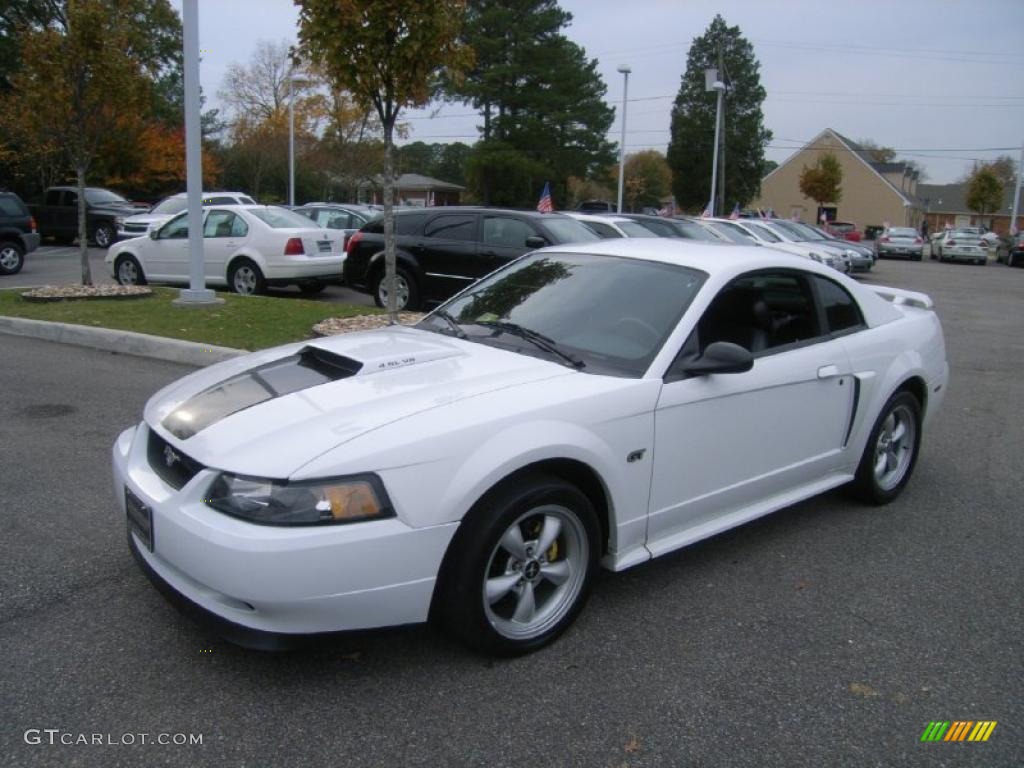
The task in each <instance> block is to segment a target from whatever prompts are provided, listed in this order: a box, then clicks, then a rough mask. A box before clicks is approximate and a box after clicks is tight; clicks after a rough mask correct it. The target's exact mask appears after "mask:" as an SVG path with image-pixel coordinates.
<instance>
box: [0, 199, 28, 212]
mask: <svg viewBox="0 0 1024 768" xmlns="http://www.w3.org/2000/svg"><path fill="white" fill-rule="evenodd" d="M0 216H15V217H22V216H28V211H27V210H26V209H25V206H24V204H23V203H22V202H21V200H19V199H18V198H16V197H15V196H14V195H0Z"/></svg>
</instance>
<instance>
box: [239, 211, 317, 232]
mask: <svg viewBox="0 0 1024 768" xmlns="http://www.w3.org/2000/svg"><path fill="white" fill-rule="evenodd" d="M249 213H251V214H252V215H253V216H255V217H256V218H257V219H259V220H260V221H262V222H263V223H264V224H266V225H267V226H269V227H273V228H274V229H309V228H310V226H309V225H310V224H311V223H312V222H310V220H309V219H307V218H306V217H305V216H302V215H300V214H298V213H293V212H292V211H289V210H288V209H287V208H252V209H250V210H249Z"/></svg>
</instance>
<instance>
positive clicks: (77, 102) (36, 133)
mask: <svg viewBox="0 0 1024 768" xmlns="http://www.w3.org/2000/svg"><path fill="white" fill-rule="evenodd" d="M138 8H139V4H138V2H137V1H136V0H69V1H68V2H67V3H66V5H64V6H63V9H62V15H61V17H60V18H59V19H58V20H57V21H56V22H54V23H53V24H52V25H50V26H46V27H43V28H41V29H23V31H22V34H21V37H20V54H21V64H20V69H19V70H18V71H17V72H16V73H15V74H14V76H13V77H12V78H11V91H10V93H9V94H8V95H7V96H6V97H5V98H4V101H3V103H2V104H0V115H2V116H3V117H2V119H3V120H4V121H5V125H4V128H5V129H6V132H8V133H9V136H12V137H13V138H14V140H15V141H16V142H18V143H19V144H20V145H22V146H26V145H35V146H37V147H38V151H39V153H40V154H41V155H42V156H44V157H50V158H56V159H59V160H60V162H61V163H66V164H67V165H68V166H70V167H71V168H72V169H73V170H74V172H75V179H76V182H77V185H78V238H79V245H80V248H81V264H82V282H83V284H85V285H91V284H92V275H91V273H90V270H89V257H88V251H87V232H86V220H85V194H84V188H85V185H86V177H87V175H88V174H89V172H90V170H91V168H92V166H93V163H94V161H95V160H96V158H97V155H98V154H99V151H100V148H101V147H102V146H103V144H104V143H105V142H109V141H110V138H111V136H117V137H118V139H119V140H120V141H124V140H126V139H127V140H132V139H134V137H136V136H137V135H138V131H140V130H141V127H142V125H141V122H140V121H139V120H137V119H136V116H137V115H139V114H142V113H144V112H145V110H146V109H147V107H148V106H150V102H149V98H150V85H151V82H152V81H151V79H150V78H148V77H147V71H146V69H147V67H148V63H147V62H146V61H144V60H143V57H142V54H141V53H140V52H141V51H145V50H147V49H146V46H145V45H142V44H140V43H139V41H138V40H136V39H134V37H133V34H132V33H133V32H135V33H137V32H138V30H137V28H135V27H134V25H132V24H127V23H122V19H124V18H130V17H131V13H132V12H133V11H135V10H138Z"/></svg>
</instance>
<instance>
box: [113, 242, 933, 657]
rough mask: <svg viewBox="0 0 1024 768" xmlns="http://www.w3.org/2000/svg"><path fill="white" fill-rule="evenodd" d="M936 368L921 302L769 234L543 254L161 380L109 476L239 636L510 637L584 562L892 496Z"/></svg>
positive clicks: (144, 555)
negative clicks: (404, 321) (413, 314)
mask: <svg viewBox="0 0 1024 768" xmlns="http://www.w3.org/2000/svg"><path fill="white" fill-rule="evenodd" d="M947 377H948V366H947V363H946V353H945V345H944V341H943V335H942V328H941V326H940V324H939V320H938V318H937V316H936V315H935V313H934V312H933V310H932V303H931V301H930V300H929V298H928V297H927V296H925V295H923V294H919V293H913V292H909V291H903V290H898V289H890V288H878V287H875V288H869V287H867V286H863V285H860V284H858V283H856V282H854V281H853V280H850V279H848V278H847V277H845V276H844V275H841V274H839V273H837V272H836V271H835V270H833V269H829V268H828V267H825V266H823V265H820V264H817V263H815V262H811V261H809V260H807V259H802V258H799V257H796V256H791V255H788V254H784V253H779V252H775V251H772V250H770V249H767V248H753V247H746V246H735V247H729V248H723V247H716V246H713V245H701V244H698V243H692V242H686V243H680V242H678V241H674V240H670V239H648V240H643V239H637V240H629V239H615V240H605V241H600V242H593V243H586V244H579V245H569V246H555V247H550V248H546V249H543V250H540V251H535V252H533V253H531V254H527V255H526V256H524V257H522V258H520V259H518V260H516V261H514V262H512V263H511V264H509V265H507V266H505V267H503V268H502V269H501V270H499V271H497V272H495V273H493V274H491V275H489V276H488V277H486V278H484V279H483V280H481V281H479V282H477V283H476V284H474V285H473V286H471V287H469V288H467V289H466V290H465V291H463V292H462V293H461V294H459V295H457V296H455V297H454V298H452V299H450V300H449V301H448V302H446V303H445V304H443V305H442V306H441V307H440V308H438V309H437V310H435V311H434V312H433V313H431V314H430V315H428V316H427V317H426V318H424V319H423V320H422V321H421V322H420V323H419V324H418V325H417V326H415V327H400V326H395V327H391V328H387V329H382V330H377V331H366V332H359V333H351V334H347V335H341V336H335V337H332V338H327V339H318V340H312V341H302V342H298V343H295V344H291V345H288V346H284V347H279V348H276V349H269V350H265V351H262V352H257V353H254V354H251V355H246V356H244V357H239V358H236V359H234V360H231V361H228V362H224V363H220V364H217V365H213V366H211V367H209V368H206V369H204V370H200V371H197V372H195V373H192V374H190V375H189V376H186V377H185V378H184V379H181V380H180V381H178V382H176V383H173V384H171V385H169V386H168V387H166V388H164V389H163V390H161V391H160V392H158V393H157V394H155V395H154V396H153V397H152V398H151V399H150V401H149V402H148V404H147V405H146V407H145V412H144V419H143V421H142V422H141V423H140V424H138V425H137V426H134V427H131V428H130V429H127V430H125V431H124V432H123V433H122V434H121V435H120V436H119V437H118V438H117V441H116V442H115V444H114V446H113V474H114V490H115V493H116V497H117V500H118V504H119V505H120V508H121V510H122V512H123V513H124V514H125V515H126V521H127V528H128V531H129V535H128V540H129V543H130V548H131V550H132V552H133V553H134V555H135V557H136V559H137V561H138V563H139V564H140V566H141V567H142V569H143V570H144V571H145V572H146V574H147V575H148V576H149V577H150V578H151V579H152V580H153V581H154V583H155V584H156V585H157V586H158V587H159V588H160V589H161V591H163V592H164V593H165V594H167V595H169V596H170V597H171V598H172V599H173V600H174V601H176V602H178V603H179V604H183V605H185V606H188V607H190V608H191V609H194V610H198V612H199V613H200V614H201V615H203V616H205V617H206V618H207V619H208V620H212V621H213V622H214V624H215V625H216V626H217V627H218V628H219V630H220V631H221V632H222V633H223V634H224V635H225V636H227V637H228V638H230V639H233V640H235V641H236V642H240V643H242V644H246V645H250V646H254V647H273V646H275V645H277V644H280V643H282V642H283V643H290V642H293V641H294V639H295V637H296V636H301V635H305V634H310V633H321V632H328V631H337V630H355V629H362V628H368V627H379V626H385V625H398V624H407V623H412V622H420V621H424V620H426V619H427V618H428V617H434V618H436V619H437V620H439V621H440V622H442V623H443V624H444V625H445V626H446V627H447V628H449V629H450V630H451V631H452V632H453V633H454V634H455V635H456V636H457V637H459V638H461V639H462V640H463V641H465V642H466V643H468V644H469V645H471V646H472V647H475V648H478V649H482V650H484V651H486V652H491V653H499V654H509V653H521V652H525V651H530V650H533V649H536V648H539V647H540V646H542V645H544V644H545V643H547V642H549V641H551V640H552V639H554V638H555V637H556V636H558V635H559V633H561V632H562V631H563V630H565V629H566V628H567V627H568V625H569V624H570V623H571V622H572V621H573V619H574V618H575V617H576V615H577V614H578V613H579V611H580V610H581V608H582V607H583V604H584V601H585V600H586V597H587V593H588V591H589V589H590V586H591V584H592V582H593V580H594V575H595V571H596V569H597V568H598V567H600V566H603V567H605V568H607V569H609V570H612V571H621V570H623V569H626V568H630V567H632V566H634V565H638V564H640V563H643V562H645V561H647V560H650V559H651V558H653V557H657V556H660V555H663V554H665V553H667V552H672V551H673V550H677V549H679V548H680V547H684V546H686V545H689V544H692V543H693V542H696V541H699V540H701V539H704V538H707V537H709V536H713V535H715V534H717V533H719V532H721V531H724V530H726V529H729V528H732V527H734V526H737V525H740V524H742V523H745V522H747V521H749V520H753V519H754V518H757V517H760V516H762V515H765V514H767V513H769V512H772V511H774V510H777V509H779V508H781V507H786V506H789V505H791V504H795V503H796V502H798V501H800V500H802V499H806V498H808V497H811V496H814V495H816V494H820V493H822V492H823V491H826V490H828V489H830V488H835V487H837V486H842V485H849V486H850V488H851V489H852V490H853V491H855V492H856V493H857V494H858V495H859V496H860V497H861V498H863V499H865V500H866V501H868V502H870V503H875V504H882V503H886V502H889V501H892V500H893V499H895V498H896V497H897V496H898V495H899V494H900V492H901V491H902V490H903V489H904V487H905V486H906V485H907V482H908V481H909V480H910V478H911V474H912V472H913V470H914V464H915V462H916V460H917V457H918V453H919V449H920V445H921V438H922V434H923V433H924V431H925V430H926V428H927V425H928V423H929V420H930V419H931V418H932V417H933V416H934V415H935V413H936V412H937V411H938V410H939V408H940V405H941V403H942V400H943V397H944V396H945V393H946V383H947Z"/></svg>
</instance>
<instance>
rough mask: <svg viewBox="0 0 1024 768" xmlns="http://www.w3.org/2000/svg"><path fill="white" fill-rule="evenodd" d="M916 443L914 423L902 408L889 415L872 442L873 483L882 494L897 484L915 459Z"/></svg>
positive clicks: (907, 412)
mask: <svg viewBox="0 0 1024 768" xmlns="http://www.w3.org/2000/svg"><path fill="white" fill-rule="evenodd" d="M916 441H917V422H916V421H915V419H914V414H913V413H911V411H910V409H909V408H908V407H907V406H905V405H898V406H896V407H895V408H893V409H892V411H890V412H889V415H888V416H887V417H886V419H885V421H884V422H883V423H882V429H881V431H880V432H879V433H878V441H877V442H876V443H875V466H874V473H875V482H876V483H878V487H879V488H881V489H882V490H884V491H890V490H892V489H893V488H895V487H896V486H897V485H899V484H900V483H901V482H902V481H903V478H904V476H905V475H906V474H907V470H908V469H909V468H910V465H911V462H912V459H913V457H914V447H915V445H916Z"/></svg>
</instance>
